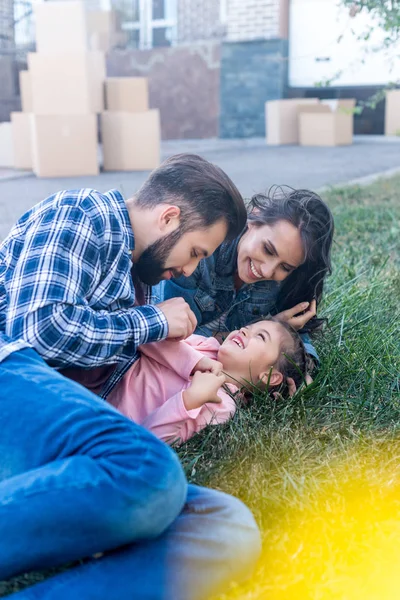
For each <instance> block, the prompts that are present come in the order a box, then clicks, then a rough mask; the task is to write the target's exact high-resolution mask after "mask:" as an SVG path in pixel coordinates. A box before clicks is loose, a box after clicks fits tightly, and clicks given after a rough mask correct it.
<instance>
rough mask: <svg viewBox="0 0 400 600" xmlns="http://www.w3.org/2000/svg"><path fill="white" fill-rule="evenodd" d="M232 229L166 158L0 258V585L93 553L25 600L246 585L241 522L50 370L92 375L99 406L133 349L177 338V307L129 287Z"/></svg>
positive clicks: (192, 594)
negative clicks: (132, 185)
mask: <svg viewBox="0 0 400 600" xmlns="http://www.w3.org/2000/svg"><path fill="white" fill-rule="evenodd" d="M245 219H246V211H245V208H244V204H243V201H242V198H241V196H240V194H239V192H238V191H237V189H236V187H235V186H234V185H233V183H232V182H231V181H230V179H229V178H228V177H227V176H226V175H225V174H224V173H223V172H222V171H221V170H220V169H218V167H215V166H213V165H211V164H210V163H208V162H207V161H205V160H203V159H201V158H200V157H196V156H191V155H180V156H176V157H172V158H171V159H169V160H168V161H166V162H165V163H164V164H163V165H161V167H160V168H159V169H157V170H156V171H154V172H153V173H152V174H151V175H150V177H149V179H148V180H147V181H146V182H145V184H144V185H143V186H142V188H141V189H140V190H139V192H138V193H137V194H136V195H135V197H134V198H132V199H131V200H128V201H127V202H126V203H125V202H124V200H123V198H122V196H121V195H120V194H119V193H118V192H115V191H114V192H109V193H108V194H99V193H98V192H95V191H93V190H78V191H75V192H61V193H59V194H56V195H55V196H53V197H51V198H49V199H47V200H45V201H44V202H42V203H40V204H39V205H37V206H36V207H34V208H33V209H32V210H31V211H29V212H28V213H26V214H25V215H24V216H23V217H22V218H21V219H20V220H19V221H18V223H17V224H16V226H15V227H14V228H13V229H12V231H11V233H10V235H9V236H8V237H7V239H6V240H5V241H4V243H3V244H2V245H1V246H0V389H1V396H0V427H1V433H0V453H1V458H2V460H1V464H0V579H5V578H8V577H11V576H13V575H15V574H17V573H21V572H24V571H28V570H32V569H38V568H43V567H49V566H54V565H60V564H63V563H66V562H68V561H73V560H76V559H80V558H89V557H91V556H92V555H94V554H95V553H99V552H100V553H103V554H102V557H101V558H99V559H89V561H88V562H86V563H84V564H81V565H79V566H75V567H74V568H72V569H71V570H69V571H66V572H65V573H61V574H59V575H57V576H56V577H54V578H52V579H49V580H47V581H45V582H43V583H41V584H38V585H37V586H35V588H34V591H33V592H34V596H35V597H36V598H43V599H48V600H52V599H53V598H54V599H57V600H64V599H65V600H67V599H69V598H71V597H74V596H75V597H77V598H79V599H80V600H86V599H88V600H89V599H91V598H96V599H97V600H101V599H102V598H104V600H113V599H114V598H115V599H116V600H117V599H118V600H120V599H121V598H140V599H141V600H146V599H149V600H150V599H164V598H165V599H168V600H169V599H171V600H172V599H173V600H191V599H192V598H193V599H203V598H206V597H207V596H208V595H209V594H211V593H213V592H216V591H218V590H219V589H220V588H221V585H223V584H224V582H226V581H227V580H228V579H229V578H230V577H232V576H235V577H240V576H241V575H246V574H247V573H248V571H249V569H250V567H251V565H252V564H253V563H254V560H255V558H256V556H257V555H258V552H259V534H258V530H257V527H256V525H255V523H254V520H253V518H252V516H251V514H250V513H249V511H248V510H247V509H246V508H245V507H244V506H243V505H242V504H241V503H240V502H239V501H237V500H235V499H234V498H231V497H229V496H226V495H224V494H220V493H218V492H214V491H212V490H206V489H203V488H197V487H196V486H188V485H187V483H186V480H185V477H184V475H183V472H182V469H181V467H180V465H179V462H178V460H177V458H176V456H175V454H174V453H173V452H172V451H171V450H170V449H169V448H167V447H166V446H165V445H164V444H162V443H161V442H160V441H159V440H157V439H156V438H155V437H154V436H153V435H152V434H150V433H149V432H147V431H145V430H144V429H143V428H141V427H140V426H138V425H136V424H134V423H132V422H130V421H129V420H127V419H125V418H124V417H123V416H122V415H120V414H119V413H118V412H116V411H114V410H113V408H111V407H110V406H108V405H107V404H106V403H105V402H103V401H102V400H101V399H100V398H99V397H98V396H94V395H92V394H91V393H90V392H88V391H87V390H85V389H84V388H83V387H81V386H79V385H77V384H75V383H73V382H70V381H69V380H67V379H66V378H65V377H63V376H62V375H61V374H60V373H57V372H56V370H55V369H61V368H68V367H72V366H73V367H76V366H78V367H81V368H84V369H90V370H91V372H92V373H93V368H96V367H102V368H103V367H104V365H105V366H106V367H107V369H106V373H104V369H102V373H101V375H99V377H98V381H97V384H98V392H99V393H101V395H102V396H103V397H106V396H107V394H108V393H109V391H110V390H111V389H112V387H113V386H114V385H115V384H116V383H117V382H118V381H119V380H120V378H121V377H122V376H123V374H124V373H125V372H126V370H127V369H128V368H129V366H130V365H131V364H132V362H133V361H134V360H135V359H136V358H137V348H138V346H139V345H140V344H142V343H145V342H150V341H155V340H159V339H163V338H166V337H169V338H184V337H186V336H188V335H190V334H191V333H192V331H193V330H194V327H195V326H196V319H195V317H194V315H193V313H192V312H191V310H190V309H189V307H188V305H187V304H186V303H185V302H184V301H183V300H182V299H173V300H171V301H168V302H164V303H162V304H161V305H159V306H158V307H155V306H149V305H146V306H135V303H136V304H137V302H136V301H137V294H136V290H138V294H139V295H141V294H142V289H141V285H140V281H142V282H144V283H146V284H150V285H151V284H152V283H155V282H157V281H159V280H161V279H162V278H168V277H170V276H171V275H172V274H174V275H175V274H176V273H182V274H185V275H190V274H191V273H192V272H193V270H194V269H195V268H196V266H197V264H198V262H199V261H200V260H201V258H203V257H204V256H207V255H209V254H211V253H212V252H213V251H214V250H215V248H216V247H217V246H218V245H219V244H220V243H221V242H222V241H223V239H224V238H225V237H226V236H228V237H234V236H236V235H238V233H239V231H240V230H241V229H242V228H243V227H244V225H245ZM132 263H133V265H134V268H133V277H132V275H131V268H132ZM139 280H140V281H139ZM134 281H135V283H134ZM135 288H136V289H135ZM43 359H44V360H43ZM45 361H46V362H45ZM46 363H47V364H46ZM49 365H50V366H51V367H54V368H55V369H54V368H50V366H49ZM117 548H120V550H118V551H115V549H117ZM110 551H113V552H110ZM239 552H240V555H239ZM16 597H17V598H21V600H22V599H28V598H31V597H32V596H31V595H30V591H29V590H27V591H23V592H20V593H19V594H16Z"/></svg>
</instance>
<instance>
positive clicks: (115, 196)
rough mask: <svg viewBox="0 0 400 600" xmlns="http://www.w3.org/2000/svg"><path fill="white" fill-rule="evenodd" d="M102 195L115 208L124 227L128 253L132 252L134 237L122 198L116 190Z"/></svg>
mask: <svg viewBox="0 0 400 600" xmlns="http://www.w3.org/2000/svg"><path fill="white" fill-rule="evenodd" d="M104 195H105V196H106V197H107V198H109V199H110V201H111V203H112V204H113V206H115V208H116V209H117V211H118V214H119V215H120V217H121V220H122V224H123V226H124V234H125V239H126V244H127V246H128V248H129V250H130V252H133V250H134V249H135V237H134V235H133V230H132V225H131V220H130V218H129V212H128V208H127V206H126V202H125V200H124V197H123V196H122V194H121V193H120V192H119V191H118V190H110V191H109V192H106V193H105V194H104Z"/></svg>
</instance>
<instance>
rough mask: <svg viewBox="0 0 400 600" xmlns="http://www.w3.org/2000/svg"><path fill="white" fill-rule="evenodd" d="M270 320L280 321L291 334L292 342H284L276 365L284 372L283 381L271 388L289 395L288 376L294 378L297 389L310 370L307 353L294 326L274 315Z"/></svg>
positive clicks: (271, 390) (273, 390)
mask: <svg viewBox="0 0 400 600" xmlns="http://www.w3.org/2000/svg"><path fill="white" fill-rule="evenodd" d="M270 320H271V321H274V322H275V323H279V324H280V325H281V326H282V327H283V328H284V329H285V330H286V332H287V334H288V336H290V341H291V343H290V344H287V345H285V344H283V347H282V349H281V355H280V357H279V360H278V362H277V363H276V365H275V368H276V369H277V370H278V371H279V372H280V373H282V375H283V381H282V383H281V384H280V385H279V386H277V387H276V388H270V389H269V392H270V393H274V392H276V391H279V393H280V394H281V395H282V396H284V397H287V396H288V395H289V389H288V384H287V379H288V377H290V378H291V379H293V381H294V383H295V385H296V389H297V390H298V389H299V387H300V386H301V385H302V383H304V381H305V378H306V374H307V370H308V369H307V354H306V351H305V348H304V344H303V342H302V340H301V337H300V335H299V334H298V333H297V331H296V330H295V329H293V327H290V325H288V324H287V323H283V322H282V321H279V320H278V319H276V318H274V317H272V318H271V319H270Z"/></svg>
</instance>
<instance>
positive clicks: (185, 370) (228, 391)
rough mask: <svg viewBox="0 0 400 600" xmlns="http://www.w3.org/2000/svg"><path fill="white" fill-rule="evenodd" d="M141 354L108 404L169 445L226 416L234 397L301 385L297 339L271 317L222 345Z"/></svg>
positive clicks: (186, 345)
mask: <svg viewBox="0 0 400 600" xmlns="http://www.w3.org/2000/svg"><path fill="white" fill-rule="evenodd" d="M140 352H141V357H140V358H139V359H138V360H137V361H136V363H135V364H134V365H133V366H132V367H131V368H130V370H129V371H128V372H127V373H126V375H125V376H124V378H123V379H122V381H121V382H120V383H119V384H118V385H117V386H116V388H115V389H114V390H113V391H112V392H111V394H110V396H109V397H108V401H109V402H110V403H111V404H113V405H114V406H115V408H117V409H118V410H119V411H120V412H122V413H123V414H125V415H126V416H127V417H129V418H130V419H132V420H133V421H135V422H136V423H139V424H141V425H143V426H144V427H146V428H147V429H149V430H151V431H152V432H153V433H154V434H155V435H156V436H157V437H159V438H160V439H162V440H164V441H165V442H167V443H169V444H172V443H173V442H176V441H178V440H179V441H180V442H185V441H186V440H188V439H189V438H190V437H192V436H193V435H194V434H195V433H196V432H198V431H200V430H201V429H203V428H204V427H205V426H206V425H208V424H219V423H223V422H224V421H227V420H228V419H229V418H231V417H232V416H233V414H234V413H235V411H236V403H235V401H234V399H233V396H234V395H235V394H236V393H238V392H240V391H243V390H249V391H252V390H254V388H255V387H256V388H260V389H268V390H269V391H270V392H273V391H274V390H277V389H281V388H282V386H283V387H284V386H285V384H286V381H287V379H288V378H292V379H293V380H294V382H295V384H296V385H299V384H300V383H301V382H302V379H303V377H304V375H305V362H306V360H305V353H304V348H303V344H302V342H301V340H300V337H299V336H298V334H297V333H296V332H295V331H294V330H293V329H292V328H291V327H289V326H288V325H286V324H283V323H281V322H279V321H277V320H275V319H271V320H268V321H265V320H264V321H259V322H257V323H253V324H252V325H249V326H248V327H242V328H241V329H240V330H239V331H233V332H232V333H230V334H229V335H228V337H227V338H226V339H225V341H224V342H223V343H222V345H220V344H219V342H218V341H217V340H216V339H215V338H212V337H210V338H207V337H204V336H199V335H192V336H190V337H189V338H188V339H187V340H184V341H181V342H176V341H162V342H154V343H151V344H145V345H143V346H141V347H140Z"/></svg>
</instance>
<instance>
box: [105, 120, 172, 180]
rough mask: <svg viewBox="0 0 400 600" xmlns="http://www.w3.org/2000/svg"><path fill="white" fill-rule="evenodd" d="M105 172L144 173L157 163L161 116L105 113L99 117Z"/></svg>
mask: <svg viewBox="0 0 400 600" xmlns="http://www.w3.org/2000/svg"><path fill="white" fill-rule="evenodd" d="M101 131H102V140H103V167H104V170H105V171H147V170H151V169H155V168H156V167H158V166H159V164H160V143H161V133H160V113H159V111H158V110H149V111H146V112H142V113H123V112H105V113H103V114H102V115H101Z"/></svg>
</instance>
